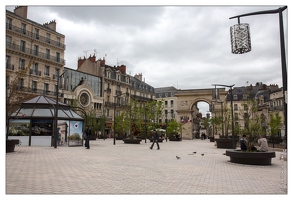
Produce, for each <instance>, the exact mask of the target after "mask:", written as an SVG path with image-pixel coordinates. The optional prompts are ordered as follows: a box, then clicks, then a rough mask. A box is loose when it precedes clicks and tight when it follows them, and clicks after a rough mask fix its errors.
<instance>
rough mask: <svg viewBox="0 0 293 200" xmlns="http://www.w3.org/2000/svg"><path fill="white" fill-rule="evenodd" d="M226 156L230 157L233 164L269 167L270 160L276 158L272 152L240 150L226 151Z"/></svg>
mask: <svg viewBox="0 0 293 200" xmlns="http://www.w3.org/2000/svg"><path fill="white" fill-rule="evenodd" d="M226 156H229V157H230V161H231V162H233V163H239V164H247V165H271V163H272V158H274V157H276V153H275V152H274V151H267V152H258V151H255V152H246V151H241V150H233V149H229V150H226Z"/></svg>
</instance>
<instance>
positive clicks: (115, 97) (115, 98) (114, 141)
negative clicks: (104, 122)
mask: <svg viewBox="0 0 293 200" xmlns="http://www.w3.org/2000/svg"><path fill="white" fill-rule="evenodd" d="M122 95H123V94H122V93H120V94H117V95H116V96H114V137H113V144H114V145H115V144H116V135H115V134H116V104H117V103H116V102H117V97H120V96H122Z"/></svg>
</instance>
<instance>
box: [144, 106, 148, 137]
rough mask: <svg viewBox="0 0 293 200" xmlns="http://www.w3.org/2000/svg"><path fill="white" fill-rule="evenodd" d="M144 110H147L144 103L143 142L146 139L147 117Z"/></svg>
mask: <svg viewBox="0 0 293 200" xmlns="http://www.w3.org/2000/svg"><path fill="white" fill-rule="evenodd" d="M146 110H147V107H146V105H145V104H144V126H145V133H144V143H146V140H147V118H146Z"/></svg>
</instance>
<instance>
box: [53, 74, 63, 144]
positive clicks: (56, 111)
mask: <svg viewBox="0 0 293 200" xmlns="http://www.w3.org/2000/svg"><path fill="white" fill-rule="evenodd" d="M65 72H66V71H64V72H63V73H62V74H61V75H60V76H59V77H58V78H57V88H56V92H57V94H56V107H55V119H54V121H55V136H54V138H55V141H54V148H57V138H58V132H57V127H58V94H59V79H60V78H61V77H62V76H63V75H64V73H65Z"/></svg>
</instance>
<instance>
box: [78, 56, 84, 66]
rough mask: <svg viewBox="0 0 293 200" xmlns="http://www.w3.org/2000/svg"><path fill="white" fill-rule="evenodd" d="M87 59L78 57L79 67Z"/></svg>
mask: <svg viewBox="0 0 293 200" xmlns="http://www.w3.org/2000/svg"><path fill="white" fill-rule="evenodd" d="M84 61H85V58H84V59H81V58H78V61H77V68H79V67H80V66H81V65H82V64H83V63H84Z"/></svg>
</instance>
